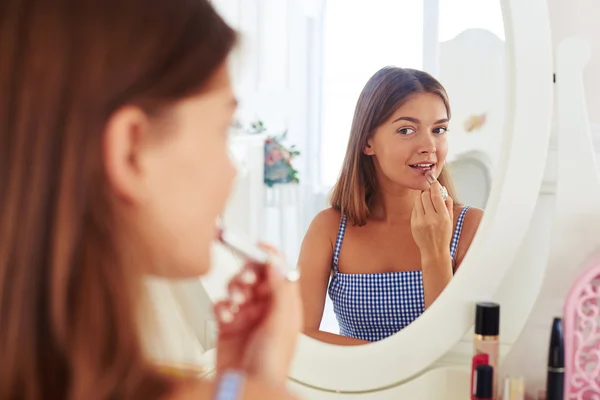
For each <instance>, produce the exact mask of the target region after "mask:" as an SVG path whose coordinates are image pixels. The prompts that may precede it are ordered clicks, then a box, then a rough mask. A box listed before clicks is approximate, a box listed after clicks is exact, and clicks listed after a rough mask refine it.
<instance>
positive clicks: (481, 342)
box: [473, 302, 500, 398]
mask: <svg viewBox="0 0 600 400" xmlns="http://www.w3.org/2000/svg"><path fill="white" fill-rule="evenodd" d="M499 340H500V305H499V304H497V303H491V302H484V303H477V305H476V308H475V336H474V337H473V352H474V355H477V354H487V355H488V357H489V365H490V366H491V367H492V368H493V371H494V377H493V378H494V379H493V396H492V397H493V398H496V396H497V393H498V392H497V386H498V385H497V382H498V352H499V347H500V342H499Z"/></svg>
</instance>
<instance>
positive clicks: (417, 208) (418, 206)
mask: <svg viewBox="0 0 600 400" xmlns="http://www.w3.org/2000/svg"><path fill="white" fill-rule="evenodd" d="M413 211H414V212H415V216H416V217H417V219H418V218H421V217H423V216H424V215H425V209H424V208H423V200H421V195H419V196H415V202H414V205H413Z"/></svg>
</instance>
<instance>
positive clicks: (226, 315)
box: [219, 308, 233, 324]
mask: <svg viewBox="0 0 600 400" xmlns="http://www.w3.org/2000/svg"><path fill="white" fill-rule="evenodd" d="M219 319H220V320H221V322H223V323H224V324H229V323H230V322H231V321H233V313H232V312H231V311H229V310H228V309H226V308H224V309H222V310H221V311H219Z"/></svg>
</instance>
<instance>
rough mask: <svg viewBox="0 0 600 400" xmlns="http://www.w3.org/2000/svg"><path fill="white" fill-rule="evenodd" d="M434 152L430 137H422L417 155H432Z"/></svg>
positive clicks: (432, 139) (432, 141) (433, 143)
mask: <svg viewBox="0 0 600 400" xmlns="http://www.w3.org/2000/svg"><path fill="white" fill-rule="evenodd" d="M435 152H436V147H435V140H434V138H433V137H432V136H431V135H423V138H422V140H421V142H420V143H419V153H421V154H433V153H435Z"/></svg>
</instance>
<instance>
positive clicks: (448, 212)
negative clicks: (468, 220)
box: [410, 180, 454, 260]
mask: <svg viewBox="0 0 600 400" xmlns="http://www.w3.org/2000/svg"><path fill="white" fill-rule="evenodd" d="M453 207H454V203H453V201H452V198H451V197H447V199H446V200H445V201H444V199H443V198H442V186H441V185H440V183H439V182H438V181H437V180H435V181H434V182H433V183H432V184H431V187H430V188H429V189H427V190H425V191H423V192H422V193H421V195H420V196H418V197H417V198H416V199H415V204H414V207H413V212H412V216H411V221H410V226H411V230H412V234H413V238H414V240H415V242H416V243H417V246H419V250H420V251H421V260H424V259H428V258H436V259H439V258H443V257H444V256H445V255H446V253H449V251H450V240H451V239H452V225H453V217H454V216H453Z"/></svg>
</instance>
